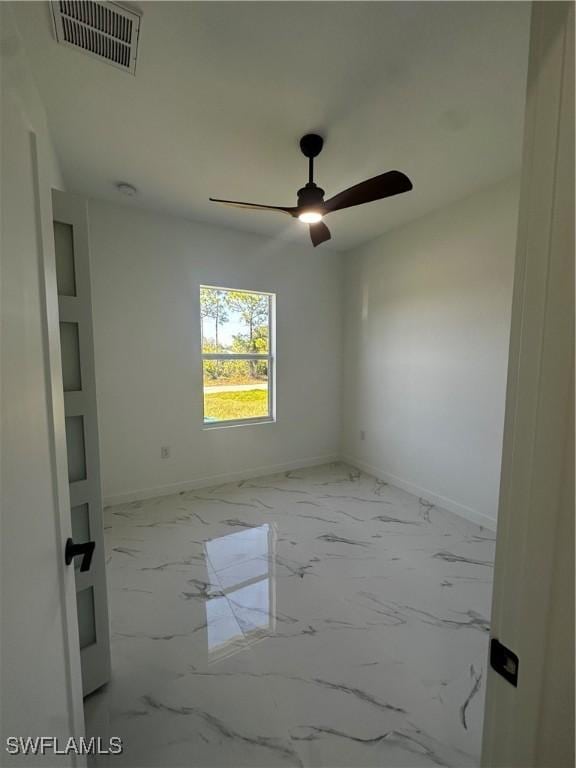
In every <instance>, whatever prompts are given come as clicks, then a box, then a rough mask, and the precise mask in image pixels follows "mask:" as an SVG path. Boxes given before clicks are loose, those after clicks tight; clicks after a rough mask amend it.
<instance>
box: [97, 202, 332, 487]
mask: <svg viewBox="0 0 576 768" xmlns="http://www.w3.org/2000/svg"><path fill="white" fill-rule="evenodd" d="M89 220H90V233H91V234H90V239H91V264H92V291H93V312H94V336H95V356H96V380H97V381H96V384H97V387H96V388H97V397H98V414H99V424H100V439H101V461H102V478H103V486H104V497H105V499H107V500H108V501H109V502H110V501H111V500H120V499H121V498H136V497H139V496H140V497H144V496H146V495H151V494H153V493H160V492H165V493H168V492H170V491H174V490H178V489H179V488H184V487H191V486H192V485H194V484H204V483H209V482H215V483H217V482H219V481H221V480H223V479H225V478H228V477H231V478H232V477H242V476H247V475H251V474H254V473H258V472H262V473H266V472H268V471H274V470H275V469H277V468H283V467H286V468H288V467H290V466H300V465H302V464H303V463H306V462H308V461H310V462H312V461H315V460H318V461H322V460H330V459H332V458H334V457H335V456H337V455H338V454H339V441H340V426H341V425H340V394H341V393H340V370H341V353H342V340H341V263H342V257H341V255H340V254H338V253H336V252H334V251H330V250H329V249H327V248H325V247H323V248H317V249H313V248H312V247H306V246H297V245H293V244H289V243H286V242H284V243H280V242H278V241H274V240H271V239H268V238H265V237H260V236H256V235H249V234H244V233H240V232H236V231H231V230H226V229H221V228H215V227H212V226H207V225H202V224H196V223H191V222H189V221H186V220H184V219H179V218H173V217H168V216H163V215H158V214H153V213H148V212H146V211H143V210H138V209H135V208H132V207H129V206H120V205H118V206H116V205H111V204H109V203H103V202H99V201H90V202H89ZM200 284H208V285H210V284H213V285H220V286H224V287H231V288H240V289H253V290H262V291H272V292H274V293H276V295H277V302H276V313H277V365H276V373H277V398H276V405H277V422H276V423H274V424H260V425H253V426H241V427H229V428H225V429H211V430H204V429H203V428H202V426H203V425H202V374H201V359H200V322H199V312H200V309H199V285H200ZM162 445H167V446H170V449H171V457H170V458H169V459H161V458H160V447H161V446H162Z"/></svg>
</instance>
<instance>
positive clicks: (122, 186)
mask: <svg viewBox="0 0 576 768" xmlns="http://www.w3.org/2000/svg"><path fill="white" fill-rule="evenodd" d="M116 189H117V190H118V192H122V194H123V195H127V196H128V197H134V196H135V195H137V194H138V190H137V189H136V187H135V186H134V185H133V184H128V182H127V181H119V182H118V183H117V184H116Z"/></svg>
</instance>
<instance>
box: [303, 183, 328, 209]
mask: <svg viewBox="0 0 576 768" xmlns="http://www.w3.org/2000/svg"><path fill="white" fill-rule="evenodd" d="M323 204H324V190H323V189H321V188H320V187H317V186H316V184H314V182H311V183H310V182H309V183H308V184H306V186H305V187H302V189H299V190H298V206H299V207H301V206H306V207H312V206H315V205H316V206H317V205H323Z"/></svg>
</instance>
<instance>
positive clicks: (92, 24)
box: [51, 0, 140, 74]
mask: <svg viewBox="0 0 576 768" xmlns="http://www.w3.org/2000/svg"><path fill="white" fill-rule="evenodd" d="M51 6H52V16H53V19H54V31H55V34H56V39H57V40H58V42H59V43H62V44H63V45H71V46H73V47H74V48H80V49H81V50H82V51H85V52H86V53H89V54H90V55H91V56H96V57H97V58H98V59H102V60H103V61H107V62H108V63H109V64H113V65H114V66H115V67H118V68H119V69H123V70H124V71H125V72H130V73H131V74H135V72H136V54H137V48H138V32H139V29H140V16H139V15H138V14H137V13H134V12H133V11H129V10H127V9H126V8H123V7H122V6H120V5H118V4H117V3H112V2H94V0H57V1H53V2H51Z"/></svg>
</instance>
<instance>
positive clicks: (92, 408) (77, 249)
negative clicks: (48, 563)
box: [53, 192, 110, 696]
mask: <svg viewBox="0 0 576 768" xmlns="http://www.w3.org/2000/svg"><path fill="white" fill-rule="evenodd" d="M53 209H54V246H55V250H56V271H57V284H58V309H59V319H60V346H61V351H62V380H63V389H64V409H65V415H66V447H67V454H68V480H69V483H70V507H71V525H72V534H73V535H72V538H73V540H74V543H75V544H82V543H84V542H86V541H94V542H95V549H94V554H93V557H92V564H91V567H90V569H89V570H88V571H81V570H80V563H81V559H82V558H81V557H76V558H74V570H75V577H76V605H77V611H78V629H79V634H80V650H81V662H82V688H83V692H84V696H87V695H88V694H89V693H92V691H94V690H96V689H97V688H100V686H102V685H104V684H105V683H107V682H108V680H109V677H110V637H109V626H108V606H107V595H106V574H105V556H104V536H103V526H102V495H101V488H100V456H99V448H98V423H97V413H96V391H95V381H94V346H93V341H92V308H91V300H90V264H89V251H88V232H87V224H86V208H85V203H84V201H83V200H82V199H80V198H77V197H75V196H73V195H69V194H64V193H62V192H54V194H53Z"/></svg>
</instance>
